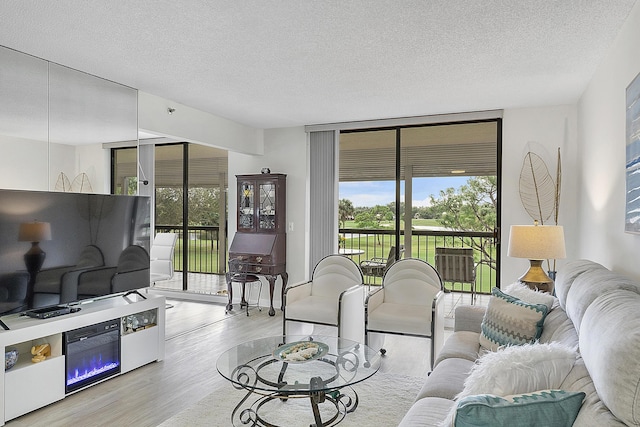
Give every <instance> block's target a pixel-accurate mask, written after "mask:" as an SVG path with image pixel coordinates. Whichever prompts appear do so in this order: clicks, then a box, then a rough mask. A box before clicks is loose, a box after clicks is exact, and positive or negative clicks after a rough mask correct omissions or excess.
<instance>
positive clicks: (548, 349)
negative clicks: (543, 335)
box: [457, 342, 577, 398]
mask: <svg viewBox="0 0 640 427" xmlns="http://www.w3.org/2000/svg"><path fill="white" fill-rule="evenodd" d="M576 357H577V353H576V352H575V351H574V350H573V349H571V348H569V347H567V346H565V345H563V344H560V343H555V342H553V343H547V344H524V345H520V346H509V347H505V348H503V349H502V350H499V351H495V352H491V353H487V354H485V355H484V356H482V357H481V358H480V359H478V361H477V363H476V364H475V365H474V366H473V368H472V369H471V373H470V374H469V376H468V377H467V379H466V380H465V382H464V389H463V390H462V392H461V393H460V394H459V395H458V396H457V398H460V397H464V396H470V395H472V394H495V395H498V396H508V395H511V394H521V393H529V392H533V391H537V390H547V389H559V388H560V385H561V384H562V382H563V381H564V379H565V378H566V377H567V375H568V374H569V371H571V369H572V368H573V365H574V363H575V361H576Z"/></svg>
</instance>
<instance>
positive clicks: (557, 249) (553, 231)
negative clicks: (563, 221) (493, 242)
mask: <svg viewBox="0 0 640 427" xmlns="http://www.w3.org/2000/svg"><path fill="white" fill-rule="evenodd" d="M508 255H509V256H510V257H514V258H526V259H536V260H543V259H561V258H565V257H566V253H565V248H564V230H563V228H562V226H560V225H512V226H511V231H510V233H509V252H508Z"/></svg>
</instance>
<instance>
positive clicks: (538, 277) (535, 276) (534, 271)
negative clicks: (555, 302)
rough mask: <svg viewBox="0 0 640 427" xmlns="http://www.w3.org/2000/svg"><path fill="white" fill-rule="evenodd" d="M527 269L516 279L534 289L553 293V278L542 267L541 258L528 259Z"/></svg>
mask: <svg viewBox="0 0 640 427" xmlns="http://www.w3.org/2000/svg"><path fill="white" fill-rule="evenodd" d="M529 262H530V263H531V265H530V267H529V270H528V271H527V272H526V273H524V275H523V276H522V277H520V278H519V279H518V281H520V282H522V283H524V284H525V285H527V286H528V287H530V288H531V289H533V290H534V291H540V292H547V293H550V294H551V295H553V288H554V284H553V280H551V278H550V277H549V276H548V275H547V273H545V271H544V269H543V268H542V260H538V259H530V260H529Z"/></svg>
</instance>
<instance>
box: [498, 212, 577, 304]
mask: <svg viewBox="0 0 640 427" xmlns="http://www.w3.org/2000/svg"><path fill="white" fill-rule="evenodd" d="M508 255H509V256H510V257H514V258H526V259H528V260H529V263H530V266H529V270H528V271H527V272H526V273H525V274H524V275H523V276H522V277H520V278H519V279H518V280H519V281H520V282H522V283H524V284H525V285H527V286H529V287H530V288H531V289H537V290H540V291H545V292H549V293H550V294H553V280H552V279H551V278H550V277H549V276H548V275H547V273H545V271H544V270H543V269H542V261H543V260H545V259H561V258H564V257H566V253H565V248H564V231H563V229H562V226H560V225H537V224H536V225H512V226H511V231H510V234H509V252H508Z"/></svg>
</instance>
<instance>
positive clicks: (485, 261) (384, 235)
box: [156, 225, 497, 294]
mask: <svg viewBox="0 0 640 427" xmlns="http://www.w3.org/2000/svg"><path fill="white" fill-rule="evenodd" d="M156 233H176V234H178V240H177V242H176V248H175V258H174V266H175V269H176V271H182V258H183V249H182V248H183V245H184V242H185V239H184V236H183V233H182V227H180V226H175V225H157V226H156ZM411 234H412V238H411V253H409V252H408V251H405V253H404V257H405V258H409V257H412V258H419V259H422V260H425V261H427V262H428V263H429V264H431V265H435V248H436V247H447V248H452V247H471V248H473V249H474V251H473V252H474V260H475V262H476V263H478V268H477V272H476V290H477V292H478V293H484V294H489V293H490V292H491V288H493V287H494V286H496V281H497V280H496V270H495V259H496V248H495V244H494V238H493V233H489V232H465V231H439V230H412V232H411ZM401 235H402V236H403V237H402V241H401V242H400V244H404V233H403V232H401ZM340 236H341V238H340V247H341V248H343V249H348V251H347V252H348V253H351V254H352V255H350V256H351V258H352V259H353V260H354V261H356V263H360V262H361V261H364V260H369V259H372V258H385V259H386V258H387V256H388V255H389V250H390V249H391V247H392V246H395V244H396V241H395V231H394V230H380V229H371V230H364V229H355V228H342V229H340ZM186 242H187V244H188V248H189V268H188V271H189V272H191V273H203V274H224V273H225V271H221V269H220V267H219V265H220V264H219V262H218V258H219V256H220V228H219V227H217V226H189V227H188V238H187V239H186ZM225 251H226V248H224V249H223V256H224V257H225V259H226V252H225ZM366 279H367V282H368V283H371V284H380V283H381V282H382V279H381V278H379V277H367V278H366ZM446 286H447V288H448V289H451V290H455V291H457V292H469V291H470V287H469V285H464V284H460V283H458V284H451V283H446Z"/></svg>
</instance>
